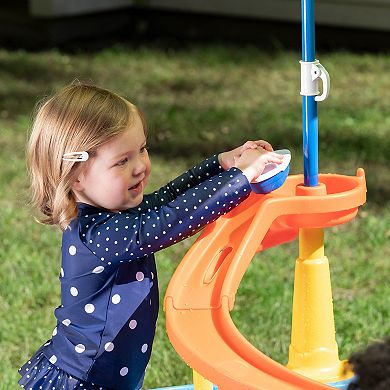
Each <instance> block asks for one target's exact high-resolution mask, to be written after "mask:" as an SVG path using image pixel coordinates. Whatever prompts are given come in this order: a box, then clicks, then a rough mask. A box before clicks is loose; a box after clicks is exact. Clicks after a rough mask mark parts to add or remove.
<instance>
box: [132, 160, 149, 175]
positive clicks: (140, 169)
mask: <svg viewBox="0 0 390 390" xmlns="http://www.w3.org/2000/svg"><path fill="white" fill-rule="evenodd" d="M145 170H146V162H145V161H143V159H138V161H137V164H136V165H135V167H134V170H133V175H134V176H139V175H140V174H142V173H144V172H145Z"/></svg>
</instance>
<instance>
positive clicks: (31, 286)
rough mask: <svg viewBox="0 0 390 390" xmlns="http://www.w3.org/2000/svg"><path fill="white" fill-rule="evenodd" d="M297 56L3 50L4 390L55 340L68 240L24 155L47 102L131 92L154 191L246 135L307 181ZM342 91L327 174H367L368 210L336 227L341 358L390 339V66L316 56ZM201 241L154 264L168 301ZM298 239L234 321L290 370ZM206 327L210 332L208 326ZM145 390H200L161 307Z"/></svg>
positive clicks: (263, 263) (334, 111)
mask: <svg viewBox="0 0 390 390" xmlns="http://www.w3.org/2000/svg"><path fill="white" fill-rule="evenodd" d="M299 58H300V53H298V52H289V51H275V52H264V51H261V50H259V49H256V48H254V47H223V46H219V45H210V46H194V47H188V48H185V49H181V50H178V49H164V50H163V49H159V48H155V47H144V48H134V47H127V46H123V45H122V46H114V47H111V48H108V49H105V50H102V51H98V52H94V53H75V54H69V53H68V54H65V53H61V52H58V51H55V50H51V51H44V52H39V53H27V52H24V51H16V52H8V51H5V50H0V243H1V245H0V313H1V314H0V341H1V348H0V373H1V374H0V375H1V380H0V390H3V389H4V390H9V389H17V388H18V386H17V385H16V381H17V379H18V377H19V375H18V373H17V369H18V367H19V365H21V364H22V363H24V361H25V360H26V359H28V358H29V357H30V355H31V354H32V353H33V352H34V351H35V350H36V349H37V348H38V347H39V346H40V345H41V344H42V343H43V342H45V341H46V340H47V339H48V338H50V336H51V333H52V330H53V328H54V327H55V318H54V316H53V309H54V308H55V307H56V306H57V305H59V302H60V301H59V283H58V275H59V267H60V238H61V237H60V232H59V230H56V229H54V228H49V227H44V226H41V225H39V224H37V223H36V222H35V221H34V219H33V217H32V211H31V210H30V209H29V208H28V207H27V206H26V201H27V197H28V182H27V177H26V172H25V163H24V145H25V142H26V138H27V129H28V126H29V123H30V116H31V112H32V109H33V107H34V104H35V102H36V101H37V99H40V98H43V97H44V96H46V95H47V94H50V93H51V92H52V91H53V90H56V89H57V88H58V87H60V86H62V85H64V84H66V83H69V82H71V81H72V80H74V79H75V78H78V79H81V80H88V81H93V82H96V83H98V84H100V85H102V86H104V87H107V88H110V89H113V90H115V91H117V92H119V93H120V94H123V95H125V96H127V97H128V98H129V99H130V100H131V101H133V102H134V103H135V104H137V105H139V106H140V107H141V108H142V109H143V111H144V112H145V113H146V116H147V118H148V122H149V127H150V131H149V132H150V142H149V143H150V149H151V150H150V153H151V156H152V164H153V172H152V180H151V182H150V185H149V188H150V189H154V188H156V187H157V186H159V185H162V184H165V183H166V181H168V180H169V179H171V178H173V177H175V176H176V175H178V174H180V173H181V172H182V171H183V170H185V169H187V167H188V166H189V165H190V164H192V163H194V162H196V161H199V160H200V159H202V158H203V157H206V156H208V155H210V154H213V153H216V152H219V151H223V150H226V149H228V148H232V147H235V146H238V145H239V144H241V143H243V142H244V141H246V140H247V139H262V138H263V139H267V140H269V141H270V142H271V143H272V144H273V145H274V146H275V147H276V148H285V147H286V148H289V149H290V150H291V151H292V153H293V162H292V173H300V172H302V152H301V108H300V102H301V99H300V95H299V77H300V74H299V63H298V61H299ZM318 58H320V60H321V63H322V64H324V66H326V68H327V70H328V71H329V73H330V75H331V81H332V89H331V94H330V97H329V98H328V100H327V101H326V102H323V103H321V104H320V105H319V134H320V137H319V138H320V139H319V144H320V147H319V148H320V151H319V153H320V161H319V165H320V171H321V172H323V173H328V172H333V173H340V174H347V175H354V174H355V173H356V169H357V168H358V167H364V168H365V170H366V176H367V185H368V194H367V195H368V202H367V204H366V205H364V206H363V207H362V208H361V210H360V212H359V215H358V217H357V218H356V219H355V220H354V221H352V222H351V223H349V224H347V225H343V226H338V227H334V228H331V229H328V230H327V231H326V236H325V238H326V254H327V256H328V257H329V260H330V264H331V273H332V286H333V296H334V310H335V321H336V329H337V341H338V344H339V350H340V356H341V358H347V357H348V356H349V354H350V353H351V352H353V351H355V350H356V349H357V348H360V347H363V346H365V345H366V344H367V343H369V342H370V341H372V340H374V339H378V338H382V337H383V336H385V335H389V334H390V314H389V307H390V284H389V282H388V280H389V271H390V265H389V264H390V263H389V258H390V245H389V238H390V207H389V195H390V179H389V173H388V165H389V158H388V153H389V151H390V115H389V114H390V112H389V101H390V78H389V77H388V75H389V72H390V56H389V55H386V54H376V55H375V54H353V53H348V52H335V53H318ZM193 241H194V238H191V239H188V240H187V241H185V242H183V243H180V244H177V245H176V246H174V247H171V248H168V249H166V250H164V251H162V252H159V253H158V254H157V255H156V259H157V265H158V270H159V280H160V294H161V300H162V299H163V297H164V293H165V289H166V287H167V284H168V282H169V279H170V277H171V275H172V273H173V271H174V269H175V267H176V266H177V264H178V263H179V262H180V260H181V258H182V257H183V255H184V254H185V252H186V250H187V249H188V248H189V247H190V245H191V243H192V242H193ZM297 253H298V248H297V242H294V243H290V244H287V245H284V246H281V247H277V248H273V249H270V250H269V251H267V252H265V253H262V254H259V255H256V256H255V258H254V259H253V261H252V263H251V265H250V267H249V269H248V271H247V273H246V275H245V276H244V278H243V280H242V282H241V286H240V288H239V291H238V294H237V299H236V305H235V309H234V311H233V312H232V318H233V320H234V322H235V323H236V325H237V327H238V328H239V329H240V331H241V332H242V333H243V334H244V335H245V336H246V337H247V338H248V340H249V341H250V342H251V343H253V344H254V345H255V346H256V347H257V348H259V349H261V350H262V351H264V352H265V353H266V354H268V355H269V356H271V357H272V358H273V359H275V360H278V361H280V362H282V363H286V361H287V353H288V345H289V337H290V321H291V305H292V287H293V272H294V260H295V258H296V257H297ZM200 326H201V324H200ZM153 351H154V352H153V355H152V359H151V362H150V366H149V369H148V371H147V375H146V381H145V388H154V387H162V386H168V385H178V384H183V383H190V382H191V370H190V369H189V368H188V367H187V366H186V364H185V363H184V362H183V361H182V360H181V359H180V357H178V355H177V354H176V352H175V351H174V350H173V348H172V347H171V345H170V343H169V340H168V338H167V336H166V333H165V326H164V313H163V311H162V310H161V312H160V317H159V321H158V328H157V336H156V340H155V344H154V350H153Z"/></svg>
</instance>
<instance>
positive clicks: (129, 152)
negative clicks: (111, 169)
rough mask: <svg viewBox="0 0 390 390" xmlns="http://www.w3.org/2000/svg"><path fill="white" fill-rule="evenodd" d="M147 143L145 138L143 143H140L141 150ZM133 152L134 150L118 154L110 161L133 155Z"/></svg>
mask: <svg viewBox="0 0 390 390" xmlns="http://www.w3.org/2000/svg"><path fill="white" fill-rule="evenodd" d="M147 141H148V140H147V139H146V138H145V141H144V142H143V143H142V145H141V148H143V147H144V146H145V145H146V143H147ZM134 151H135V150H127V151H125V152H122V153H120V154H118V155H117V156H115V157H113V158H112V159H111V160H117V159H119V158H121V157H124V156H127V155H129V154H132V153H134Z"/></svg>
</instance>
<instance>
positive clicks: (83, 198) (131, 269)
mask: <svg viewBox="0 0 390 390" xmlns="http://www.w3.org/2000/svg"><path fill="white" fill-rule="evenodd" d="M281 160H282V156H280V155H278V154H276V153H274V152H273V151H272V147H271V145H270V144H269V143H267V142H265V141H251V142H247V143H245V144H244V145H243V146H242V147H239V148H236V149H234V150H232V151H229V152H224V153H221V154H219V155H218V156H217V155H214V156H212V157H210V158H208V159H207V160H205V161H203V162H201V163H200V164H199V165H196V166H194V167H193V168H192V169H190V170H188V171H187V172H185V173H184V174H182V175H181V176H179V177H178V178H176V179H175V180H173V181H171V182H169V183H168V184H167V185H166V186H164V187H162V188H161V189H159V190H158V191H156V192H154V193H152V194H149V195H144V189H145V187H146V185H147V182H148V178H149V175H150V172H151V164H150V160H149V157H148V151H147V145H146V126H145V121H144V118H143V116H142V113H141V112H140V111H139V110H138V109H137V108H136V107H135V106H134V105H133V104H131V103H130V102H128V101H127V100H125V99H124V98H122V97H120V96H118V95H116V94H115V93H112V92H110V91H107V90H105V89H102V88H98V87H96V86H93V85H86V84H82V83H74V84H72V85H70V86H68V87H66V88H64V89H63V90H61V91H60V92H59V93H57V94H56V95H54V96H53V97H52V98H50V99H49V100H47V101H46V102H45V103H44V104H42V105H41V106H40V108H39V110H38V112H37V115H36V117H35V120H34V123H33V127H32V133H31V136H30V140H29V144H28V167H29V173H30V177H31V188H32V203H33V204H34V205H35V206H37V207H38V209H39V210H40V211H41V212H42V213H43V214H44V217H43V218H42V222H43V223H46V224H49V225H58V226H59V227H60V228H61V229H62V231H63V237H62V265H61V272H60V283H61V305H60V306H59V307H57V308H56V309H55V312H54V314H55V317H56V319H57V325H56V327H55V328H54V330H53V334H52V337H51V339H50V340H48V341H47V342H46V343H45V344H44V345H43V346H42V347H41V348H40V349H39V350H38V351H37V352H36V353H35V355H34V356H33V357H32V358H31V359H30V360H29V361H28V362H27V363H26V364H24V365H23V367H22V368H20V370H19V371H20V374H21V375H22V378H21V379H20V381H19V384H20V385H21V386H22V387H24V388H26V389H33V390H38V389H42V390H49V389H50V390H52V389H53V390H55V389H58V390H62V389H65V390H68V389H76V388H77V389H83V390H86V389H87V390H90V389H117V390H133V389H140V388H141V387H142V383H143V380H144V374H145V369H146V366H147V364H148V361H149V358H150V353H151V350H152V343H153V338H154V333H155V326H156V320H157V314H158V302H159V299H158V284H157V272H156V265H155V259H154V253H155V252H157V251H159V250H161V249H163V248H166V247H167V246H169V245H172V244H174V243H176V242H178V241H180V240H182V239H184V238H186V237H189V236H191V235H193V234H194V233H196V232H197V231H198V230H200V229H202V228H203V227H204V226H205V225H206V224H208V223H210V222H212V221H214V220H216V219H217V218H218V217H219V216H220V215H222V214H225V213H227V212H228V211H229V210H231V209H232V208H233V207H235V206H237V205H238V204H239V203H241V202H242V201H243V200H245V199H246V198H247V197H248V195H249V193H250V191H251V188H250V185H249V182H250V181H251V180H253V179H254V178H256V177H257V176H258V175H260V174H261V173H262V171H263V169H264V166H265V164H266V163H270V162H275V163H280V162H281Z"/></svg>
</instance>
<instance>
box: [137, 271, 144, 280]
mask: <svg viewBox="0 0 390 390" xmlns="http://www.w3.org/2000/svg"><path fill="white" fill-rule="evenodd" d="M144 277H145V275H144V273H143V272H137V273H136V275H135V278H136V279H137V280H138V281H139V282H141V281H142V280H144Z"/></svg>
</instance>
